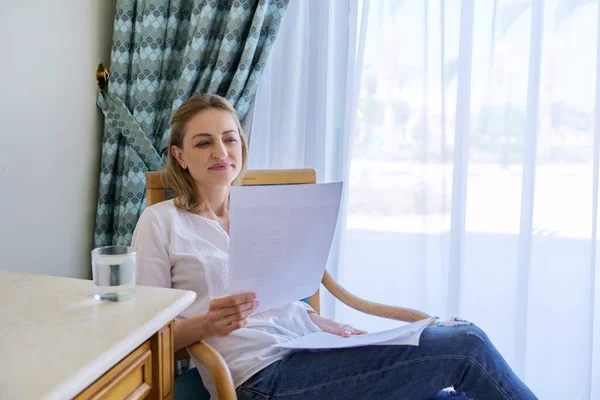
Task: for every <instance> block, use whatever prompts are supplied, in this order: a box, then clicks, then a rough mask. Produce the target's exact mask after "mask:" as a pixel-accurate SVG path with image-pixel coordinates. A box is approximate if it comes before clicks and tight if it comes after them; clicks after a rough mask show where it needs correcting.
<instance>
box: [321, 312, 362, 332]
mask: <svg viewBox="0 0 600 400" xmlns="http://www.w3.org/2000/svg"><path fill="white" fill-rule="evenodd" d="M309 317H310V319H311V320H312V321H313V322H314V323H315V325H317V326H318V327H319V328H321V330H322V331H323V332H327V333H333V334H334V335H339V336H343V337H350V336H353V335H364V334H365V333H367V332H365V331H363V330H361V329H356V328H354V327H353V326H352V325H348V324H340V323H339V322H335V321H332V320H330V319H328V318H325V317H321V316H320V315H319V314H317V313H314V312H313V313H309Z"/></svg>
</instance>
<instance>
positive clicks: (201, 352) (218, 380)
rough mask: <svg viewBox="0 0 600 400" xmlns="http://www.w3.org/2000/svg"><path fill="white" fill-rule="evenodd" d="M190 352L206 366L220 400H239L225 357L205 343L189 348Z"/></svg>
mask: <svg viewBox="0 0 600 400" xmlns="http://www.w3.org/2000/svg"><path fill="white" fill-rule="evenodd" d="M188 350H189V351H190V352H191V353H192V354H194V356H196V357H197V358H198V359H199V360H200V361H201V362H202V364H204V365H205V366H206V367H207V368H208V370H209V371H210V374H211V375H212V377H213V380H214V382H215V385H216V387H217V396H218V397H219V399H220V400H237V395H236V394H235V387H234V386H233V379H231V372H229V368H228V367H227V364H226V363H225V360H223V357H221V355H220V354H219V353H217V351H216V350H215V349H213V348H212V347H211V346H210V345H208V344H207V343H204V342H203V341H199V342H196V343H194V344H192V345H191V346H188Z"/></svg>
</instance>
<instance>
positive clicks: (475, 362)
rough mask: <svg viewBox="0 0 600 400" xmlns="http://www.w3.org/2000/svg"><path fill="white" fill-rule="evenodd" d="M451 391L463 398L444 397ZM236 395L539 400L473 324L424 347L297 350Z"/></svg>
mask: <svg viewBox="0 0 600 400" xmlns="http://www.w3.org/2000/svg"><path fill="white" fill-rule="evenodd" d="M450 386H453V387H454V388H455V389H456V391H457V392H459V393H447V392H440V391H441V390H442V389H444V388H447V387H450ZM237 395H238V399H240V400H245V399H265V398H275V399H279V398H281V399H311V400H318V399H326V400H334V399H358V400H369V399H401V400H405V399H406V400H427V399H442V398H446V397H449V399H448V400H457V399H465V400H466V399H467V398H472V399H476V400H500V399H502V400H509V399H510V400H530V399H536V397H535V395H534V394H533V393H532V392H531V391H530V390H529V389H528V388H527V386H525V384H524V383H523V382H522V381H521V380H520V379H519V378H518V377H517V376H516V375H515V374H514V372H513V371H512V370H511V368H510V367H509V366H508V364H507V363H506V361H505V360H504V359H503V358H502V356H501V355H500V353H499V352H498V351H497V350H496V348H495V347H494V345H493V344H492V343H491V342H490V340H489V339H488V337H487V335H486V334H485V333H484V332H483V331H482V330H481V329H479V328H478V327H477V326H475V325H472V324H465V325H457V326H441V325H438V326H433V327H428V328H426V329H425V330H424V331H423V333H422V335H421V340H420V343H419V346H367V347H356V348H347V349H335V350H326V351H316V352H313V351H296V352H293V353H291V354H289V355H288V356H287V357H286V358H284V359H283V360H281V361H278V362H276V363H274V364H271V365H270V366H268V367H266V368H265V369H263V370H262V371H260V372H259V373H258V374H256V375H254V376H253V377H252V378H250V379H249V380H248V381H247V382H245V383H244V384H242V385H241V386H240V387H238V388H237Z"/></svg>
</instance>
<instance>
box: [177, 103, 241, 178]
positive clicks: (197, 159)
mask: <svg viewBox="0 0 600 400" xmlns="http://www.w3.org/2000/svg"><path fill="white" fill-rule="evenodd" d="M171 152H172V153H173V156H175V158H176V159H177V161H178V162H179V164H180V165H181V166H182V167H183V168H185V169H187V170H189V171H190V174H191V175H192V178H194V181H195V182H196V184H197V185H208V186H214V185H231V183H232V182H233V181H234V180H235V179H236V178H237V176H238V175H239V173H240V171H241V168H242V140H241V138H240V133H239V132H238V128H237V124H236V121H235V119H234V117H233V116H232V115H231V114H229V113H228V112H227V111H223V110H219V109H215V108H210V109H206V110H203V111H200V112H199V113H198V114H196V115H194V116H193V117H192V118H191V119H190V120H189V121H188V122H187V124H186V125H185V129H184V136H183V148H182V149H181V148H178V147H177V146H171Z"/></svg>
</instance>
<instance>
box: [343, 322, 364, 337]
mask: <svg viewBox="0 0 600 400" xmlns="http://www.w3.org/2000/svg"><path fill="white" fill-rule="evenodd" d="M365 333H367V332H366V331H363V330H361V329H356V328H355V327H353V326H352V325H348V324H344V325H342V326H341V334H340V333H338V334H339V335H340V336H343V337H350V336H354V335H364V334H365Z"/></svg>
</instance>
